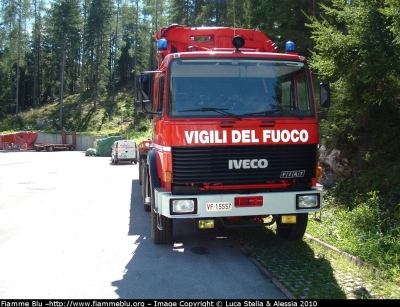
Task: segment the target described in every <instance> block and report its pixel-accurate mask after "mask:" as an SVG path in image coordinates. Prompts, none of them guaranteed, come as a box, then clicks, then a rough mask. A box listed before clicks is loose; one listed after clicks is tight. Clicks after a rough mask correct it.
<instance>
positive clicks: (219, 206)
mask: <svg viewBox="0 0 400 307" xmlns="http://www.w3.org/2000/svg"><path fill="white" fill-rule="evenodd" d="M206 210H207V211H232V203H207V204H206Z"/></svg>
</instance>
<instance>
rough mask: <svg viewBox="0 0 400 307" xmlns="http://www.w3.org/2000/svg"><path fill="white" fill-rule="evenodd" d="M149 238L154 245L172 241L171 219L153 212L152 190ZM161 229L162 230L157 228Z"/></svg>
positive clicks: (152, 194) (152, 195)
mask: <svg viewBox="0 0 400 307" xmlns="http://www.w3.org/2000/svg"><path fill="white" fill-rule="evenodd" d="M151 192H152V193H151V238H152V239H153V242H154V243H155V244H168V243H171V241H172V232H173V227H172V226H173V224H172V219H170V218H168V217H165V216H163V215H161V214H158V213H157V212H155V209H154V208H155V204H154V188H152V189H151ZM158 225H160V226H161V227H162V230H160V229H159V228H158Z"/></svg>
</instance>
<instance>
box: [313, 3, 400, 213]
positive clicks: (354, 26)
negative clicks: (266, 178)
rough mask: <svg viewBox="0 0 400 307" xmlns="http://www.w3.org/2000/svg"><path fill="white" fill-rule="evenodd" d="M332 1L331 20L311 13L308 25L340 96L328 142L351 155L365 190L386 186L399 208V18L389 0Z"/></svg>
mask: <svg viewBox="0 0 400 307" xmlns="http://www.w3.org/2000/svg"><path fill="white" fill-rule="evenodd" d="M332 2H333V6H332V7H327V6H325V5H322V8H323V9H324V11H325V14H326V15H327V16H329V18H330V19H329V21H328V19H322V20H317V19H316V18H313V17H309V18H310V24H309V25H308V26H309V27H310V28H312V30H313V32H312V36H311V37H312V39H313V40H314V41H315V43H316V45H315V48H316V51H315V52H314V53H313V56H312V58H311V60H310V63H311V65H312V66H313V68H314V69H315V70H317V71H318V72H320V73H323V74H326V75H328V76H329V77H330V79H331V80H332V84H331V85H332V92H333V100H334V101H335V103H334V104H333V106H332V108H331V110H330V113H329V116H328V118H327V119H326V120H325V121H323V122H321V131H322V135H323V136H324V137H323V140H322V143H324V144H326V146H328V147H329V148H330V149H331V150H332V149H339V150H340V151H341V154H342V155H343V156H344V157H346V158H347V159H348V161H349V164H350V166H351V168H352V180H353V181H354V182H356V186H357V187H358V188H359V189H361V190H362V191H360V193H363V194H366V193H367V192H369V191H380V195H382V197H385V199H386V201H387V203H386V207H387V210H389V211H393V210H394V208H395V206H396V205H397V203H398V202H399V201H400V193H399V189H398V188H396V187H397V186H399V183H400V181H399V180H400V179H399V178H398V176H397V175H396V174H395V173H394V171H396V170H398V169H399V168H400V159H399V156H398V154H397V153H398V152H399V150H400V143H399V142H393V140H395V139H396V138H397V135H396V134H397V133H396V131H398V130H399V129H400V121H399V119H400V105H399V95H398V92H399V85H400V81H399V80H400V62H399V61H398V60H397V59H398V58H399V48H398V46H397V45H396V44H394V43H393V42H395V40H396V35H395V34H396V33H395V31H394V28H393V27H392V26H393V20H394V18H393V16H390V14H389V13H388V11H387V10H386V8H387V7H386V6H385V3H386V2H385V1H383V0H382V1H368V0H358V1H351V2H347V1H344V0H334V1H332ZM383 12H386V15H384V14H383ZM397 21H398V17H397ZM397 35H398V33H397ZM338 191H340V189H338Z"/></svg>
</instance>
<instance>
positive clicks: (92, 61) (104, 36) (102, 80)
mask: <svg viewBox="0 0 400 307" xmlns="http://www.w3.org/2000/svg"><path fill="white" fill-rule="evenodd" d="M113 16H114V4H113V2H112V1H111V0H92V2H91V4H90V7H89V11H88V23H87V33H86V43H87V50H88V53H89V54H88V56H89V59H88V64H89V68H90V72H89V86H90V91H91V93H92V97H93V101H94V109H96V108H97V103H98V102H99V101H100V99H101V95H102V94H103V93H104V92H105V90H106V85H107V80H108V77H109V74H110V72H109V69H108V65H107V57H108V52H107V50H108V46H109V45H110V42H109V40H110V32H111V25H112V21H113Z"/></svg>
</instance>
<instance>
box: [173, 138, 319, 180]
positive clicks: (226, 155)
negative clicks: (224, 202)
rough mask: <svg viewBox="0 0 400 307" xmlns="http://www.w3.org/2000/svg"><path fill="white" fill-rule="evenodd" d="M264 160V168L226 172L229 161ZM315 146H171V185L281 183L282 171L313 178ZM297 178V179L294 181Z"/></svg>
mask: <svg viewBox="0 0 400 307" xmlns="http://www.w3.org/2000/svg"><path fill="white" fill-rule="evenodd" d="M246 159H250V160H253V159H266V160H268V166H267V167H266V168H250V169H243V168H240V169H229V167H228V165H229V160H246ZM316 159H317V145H315V144H314V145H308V144H306V145H263V146H206V147H202V146H199V147H195V146H185V147H172V168H173V183H174V184H201V183H209V184H213V183H222V184H258V183H266V182H267V181H276V180H282V178H281V173H282V172H284V171H305V173H304V177H301V178H297V179H302V180H304V179H305V180H309V179H311V178H315V167H316V163H317V160H316ZM295 179H296V178H295Z"/></svg>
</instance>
